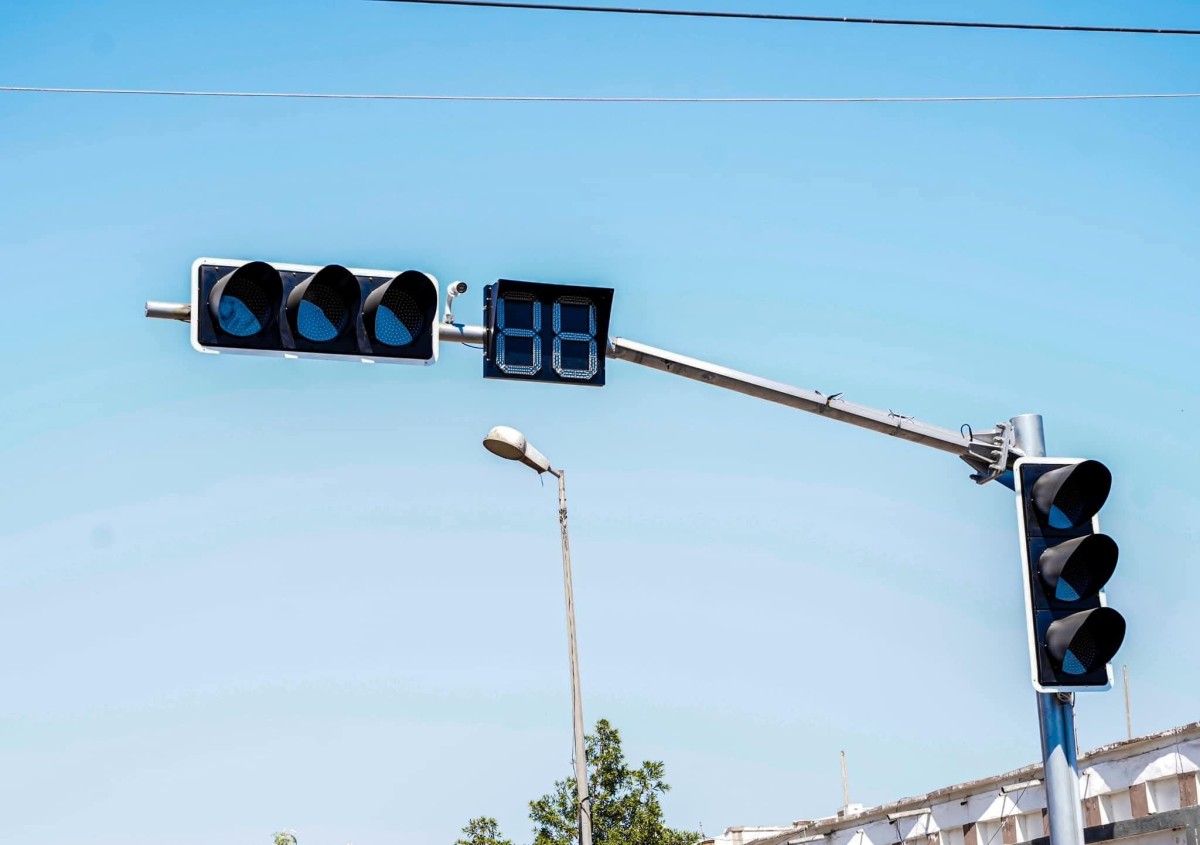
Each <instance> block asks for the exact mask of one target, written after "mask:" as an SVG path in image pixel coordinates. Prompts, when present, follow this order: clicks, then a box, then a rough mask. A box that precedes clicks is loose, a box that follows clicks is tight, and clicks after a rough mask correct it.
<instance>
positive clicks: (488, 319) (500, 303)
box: [483, 279, 613, 387]
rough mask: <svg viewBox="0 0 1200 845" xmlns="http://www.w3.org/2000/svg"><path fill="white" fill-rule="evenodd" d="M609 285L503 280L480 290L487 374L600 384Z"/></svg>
mask: <svg viewBox="0 0 1200 845" xmlns="http://www.w3.org/2000/svg"><path fill="white" fill-rule="evenodd" d="M612 299H613V290H612V288H596V287H583V286H579V285H558V284H543V283H541V282H520V281H515V280H512V279H501V280H499V281H498V282H496V283H495V284H494V285H488V286H487V287H486V288H484V291H483V324H484V326H485V327H486V329H487V347H486V349H485V350H484V355H483V375H484V377H485V378H503V379H522V380H525V381H548V382H560V383H564V384H584V385H590V386H593V387H603V386H604V360H605V351H606V347H607V346H608V320H609V317H610V316H611V314H612Z"/></svg>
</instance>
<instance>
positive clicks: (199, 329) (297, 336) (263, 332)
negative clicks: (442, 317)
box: [192, 258, 438, 365]
mask: <svg viewBox="0 0 1200 845" xmlns="http://www.w3.org/2000/svg"><path fill="white" fill-rule="evenodd" d="M437 309H438V284H437V279H435V278H434V277H433V276H430V275H428V274H427V273H422V272H419V271H417V270H405V271H403V272H397V271H394V270H351V269H347V268H345V267H343V266H341V265H340V264H330V265H328V266H325V267H316V266H307V265H302V264H274V263H267V262H265V261H235V260H227V259H214V258H201V259H199V260H197V261H196V262H195V264H193V265H192V315H193V318H192V346H194V347H195V348H196V349H199V350H200V351H202V352H235V353H239V354H246V355H273V356H277V357H279V356H282V357H287V358H330V359H337V360H345V359H347V358H354V359H360V360H363V361H368V362H375V361H379V362H387V363H396V364H425V365H427V364H433V363H435V362H436V361H437V357H438V323H437Z"/></svg>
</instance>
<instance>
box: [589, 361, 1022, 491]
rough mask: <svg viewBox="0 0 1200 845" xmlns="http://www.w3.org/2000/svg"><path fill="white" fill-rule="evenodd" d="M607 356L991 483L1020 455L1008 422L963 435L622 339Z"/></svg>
mask: <svg viewBox="0 0 1200 845" xmlns="http://www.w3.org/2000/svg"><path fill="white" fill-rule="evenodd" d="M607 357H609V358H615V359H617V360H619V361H629V362H631V363H634V364H641V365H642V366H643V367H650V368H651V369H655V370H661V371H663V372H665V373H672V374H674V375H677V376H683V377H684V378H690V379H693V380H695V381H701V382H704V383H706V384H712V385H716V386H717V387H723V388H725V389H726V390H732V391H734V392H736V393H744V394H745V395H747V396H753V397H755V398H756V399H766V400H767V401H769V402H776V403H778V404H780V405H787V406H788V407H790V408H797V409H799V410H801V411H808V412H809V413H812V414H817V415H819V416H822V417H829V418H831V419H835V420H838V421H840V422H846V423H850V424H851V425H856V426H859V427H860V428H869V429H871V430H872V431H878V432H881V433H883V434H890V435H891V436H893V437H899V438H900V439H902V440H910V441H912V442H913V443H919V444H921V445H922V446H930V447H932V448H934V449H940V450H941V451H943V452H949V453H951V454H953V455H957V456H958V457H960V458H962V459H963V460H964V461H966V462H967V463H968V464H970V465H971V466H972V467H974V468H975V469H976V470H977V471H978V472H979V473H980V477H979V478H976V480H977V481H985V480H987V481H990V480H992V479H994V478H996V477H998V476H999V474H1000V473H1002V472H1004V471H1005V470H1007V469H1009V466H1010V464H1011V462H1012V461H1014V460H1016V459H1017V458H1019V457H1020V456H1021V453H1020V452H1019V451H1018V450H1017V449H1016V448H1014V447H1013V446H1012V442H1011V441H1012V438H1011V433H1010V432H1009V427H1008V425H1007V424H998V426H997V428H996V429H995V430H992V431H987V432H980V433H978V434H974V435H973V436H967V435H964V434H962V433H960V432H957V431H951V430H950V429H946V428H940V427H939V426H935V425H929V424H928V423H923V422H921V421H919V420H915V419H913V418H912V417H909V416H904V415H901V414H896V413H894V412H892V411H881V410H879V409H877V408H870V407H868V406H866V405H858V404H855V403H853V402H847V401H846V400H845V399H843V398H842V397H841V394H834V395H833V396H826V395H824V394H823V393H820V392H819V391H816V390H805V389H803V388H799V387H792V386H791V385H788V384H783V383H781V382H777V381H771V380H769V379H765V378H760V377H759V376H755V375H751V374H749V373H743V372H739V371H737V370H731V369H729V368H728V367H722V366H719V365H717V364H710V363H708V362H707V361H700V360H698V359H696V358H688V357H687V356H685V355H678V354H676V353H674V352H667V351H666V350H664V349H657V348H655V347H653V346H647V345H646V344H644V343H637V342H635V341H632V340H626V339H625V338H619V337H617V338H611V339H609V342H608V355H607ZM985 476H986V477H985Z"/></svg>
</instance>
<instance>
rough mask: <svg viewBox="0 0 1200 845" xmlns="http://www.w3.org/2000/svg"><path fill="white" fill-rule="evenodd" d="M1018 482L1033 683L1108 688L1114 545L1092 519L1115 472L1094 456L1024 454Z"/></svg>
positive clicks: (1119, 632) (1114, 636) (1113, 639)
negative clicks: (1107, 589) (1109, 598)
mask: <svg viewBox="0 0 1200 845" xmlns="http://www.w3.org/2000/svg"><path fill="white" fill-rule="evenodd" d="M1015 482H1016V491H1017V514H1018V525H1019V529H1020V535H1021V551H1022V565H1023V571H1024V575H1025V600H1026V609H1027V612H1028V630H1029V647H1030V662H1031V667H1032V670H1033V682H1034V687H1035V688H1036V689H1038V690H1039V691H1041V692H1069V691H1076V690H1089V689H1107V688H1108V687H1109V686H1111V684H1112V670H1111V667H1110V666H1109V665H1108V664H1109V661H1110V660H1112V658H1113V656H1115V655H1116V653H1117V650H1118V649H1119V648H1120V647H1121V643H1122V641H1123V640H1124V638H1125V620H1124V618H1123V617H1122V616H1121V614H1120V613H1118V612H1117V611H1115V610H1113V609H1111V608H1109V607H1108V606H1107V603H1106V601H1105V597H1104V592H1103V591H1104V587H1105V585H1106V584H1107V583H1108V581H1109V579H1110V578H1112V576H1113V573H1114V572H1115V571H1116V567H1117V557H1118V549H1117V544H1116V542H1115V541H1114V540H1113V539H1112V538H1111V537H1109V536H1108V535H1106V534H1101V533H1100V526H1099V520H1098V519H1097V516H1096V515H1097V514H1098V513H1099V511H1100V509H1101V508H1102V507H1103V506H1104V503H1105V501H1106V500H1107V499H1108V494H1109V491H1110V489H1111V487H1112V474H1111V473H1110V472H1109V470H1108V468H1107V467H1106V466H1104V464H1102V463H1100V462H1099V461H1090V460H1087V461H1085V460H1072V459H1067V458H1022V459H1021V460H1019V461H1017V463H1016V465H1015Z"/></svg>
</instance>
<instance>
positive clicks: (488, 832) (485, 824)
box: [454, 816, 513, 845]
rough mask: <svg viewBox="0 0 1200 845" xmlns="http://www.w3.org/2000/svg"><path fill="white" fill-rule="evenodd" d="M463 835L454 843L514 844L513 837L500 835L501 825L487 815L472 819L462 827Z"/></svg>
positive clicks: (478, 844)
mask: <svg viewBox="0 0 1200 845" xmlns="http://www.w3.org/2000/svg"><path fill="white" fill-rule="evenodd" d="M462 832H463V835H462V837H461V838H459V839H458V840H456V841H455V843H454V845H513V843H512V840H511V839H505V838H504V837H503V836H501V835H500V825H499V824H497V823H496V820H495V819H493V818H489V817H487V816H480V817H479V818H477V819H471V820H470V821H469V822H467V826H466V827H464V828H463V829H462Z"/></svg>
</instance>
